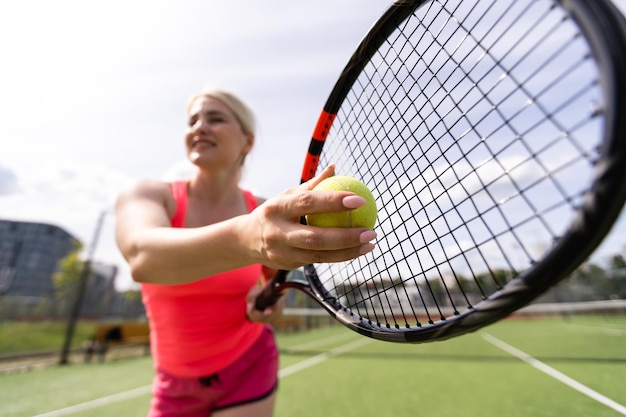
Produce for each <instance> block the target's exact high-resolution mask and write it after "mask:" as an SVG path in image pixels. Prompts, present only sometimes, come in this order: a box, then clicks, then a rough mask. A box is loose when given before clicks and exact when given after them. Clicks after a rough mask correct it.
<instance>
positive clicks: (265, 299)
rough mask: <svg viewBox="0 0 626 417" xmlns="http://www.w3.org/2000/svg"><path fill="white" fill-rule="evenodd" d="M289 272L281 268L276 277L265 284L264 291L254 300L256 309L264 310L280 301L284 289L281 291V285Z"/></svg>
mask: <svg viewBox="0 0 626 417" xmlns="http://www.w3.org/2000/svg"><path fill="white" fill-rule="evenodd" d="M287 274H289V271H284V270H280V271H278V272H277V273H276V276H275V277H274V279H272V280H271V281H270V282H268V283H267V284H266V285H265V288H263V291H262V292H261V293H260V294H259V295H258V296H257V297H256V300H254V308H255V309H256V310H259V311H263V310H265V309H266V308H267V307H269V306H272V305H274V304H275V303H276V301H278V299H279V298H280V297H281V296H282V291H280V288H279V287H280V284H282V283H283V282H285V280H286V279H287Z"/></svg>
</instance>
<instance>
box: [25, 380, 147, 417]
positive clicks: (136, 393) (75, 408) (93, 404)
mask: <svg viewBox="0 0 626 417" xmlns="http://www.w3.org/2000/svg"><path fill="white" fill-rule="evenodd" d="M151 389H152V386H151V385H145V386H143V387H139V388H135V389H131V390H128V391H123V392H119V393H117V394H113V395H108V396H106V397H101V398H96V399H95V400H91V401H87V402H84V403H80V404H76V405H72V406H70V407H65V408H60V409H58V410H55V411H50V412H49V413H44V414H38V415H36V416H35V417H59V416H68V415H70V414H74V413H78V412H79V411H86V410H91V409H93V408H98V407H102V406H104V405H109V404H113V403H118V402H120V401H125V400H130V399H131V398H135V397H140V396H142V395H146V394H149V393H150V391H151Z"/></svg>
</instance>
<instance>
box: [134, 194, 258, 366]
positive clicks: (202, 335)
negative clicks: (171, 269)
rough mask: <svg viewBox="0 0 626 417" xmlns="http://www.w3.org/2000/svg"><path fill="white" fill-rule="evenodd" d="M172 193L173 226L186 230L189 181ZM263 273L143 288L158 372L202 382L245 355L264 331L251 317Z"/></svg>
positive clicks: (244, 271) (253, 268)
mask: <svg viewBox="0 0 626 417" xmlns="http://www.w3.org/2000/svg"><path fill="white" fill-rule="evenodd" d="M172 192H173V195H174V198H175V199H176V212H175V214H174V216H173V217H172V227H184V225H185V216H186V213H187V182H175V183H172ZM243 193H244V196H245V198H246V202H247V205H248V210H249V211H252V210H254V209H255V208H256V200H255V198H254V196H253V195H252V194H251V193H249V192H248V191H243ZM261 268H262V267H261V265H258V264H256V265H250V266H247V267H244V268H240V269H236V270H233V271H228V272H225V273H222V274H217V275H213V276H210V277H206V278H203V279H200V280H199V281H195V282H192V283H189V284H179V285H160V284H146V283H144V284H142V285H141V291H142V297H143V303H144V305H145V306H146V312H147V315H148V318H149V320H150V340H151V349H152V356H153V360H154V365H155V367H156V368H158V369H162V370H164V371H166V372H169V373H171V374H173V375H177V376H181V377H202V376H209V375H212V374H215V373H216V372H218V371H219V370H221V369H223V368H225V367H227V366H229V365H230V364H232V363H233V362H235V361H236V360H237V359H238V358H239V357H240V356H241V355H243V354H244V353H245V351H246V350H247V349H248V348H249V347H250V346H252V344H253V343H254V342H255V341H256V339H257V338H258V337H259V335H260V334H261V331H262V329H263V325H262V324H260V323H251V322H250V321H248V320H247V318H246V295H247V294H248V291H249V290H250V288H251V287H252V286H254V285H256V284H257V283H258V281H259V278H260V277H261V273H262V269H261Z"/></svg>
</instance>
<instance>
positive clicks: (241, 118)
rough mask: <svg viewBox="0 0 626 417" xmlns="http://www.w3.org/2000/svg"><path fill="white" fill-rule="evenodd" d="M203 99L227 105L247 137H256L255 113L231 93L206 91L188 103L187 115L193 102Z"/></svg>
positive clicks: (213, 90) (215, 89)
mask: <svg viewBox="0 0 626 417" xmlns="http://www.w3.org/2000/svg"><path fill="white" fill-rule="evenodd" d="M201 97H209V98H214V99H216V100H219V101H221V102H222V103H224V105H226V107H228V109H229V110H230V111H232V112H233V114H234V115H235V118H236V119H237V122H239V125H240V126H241V130H242V131H243V133H245V134H246V135H254V132H255V128H256V120H255V118H254V113H253V112H252V110H251V109H250V108H249V107H248V106H247V105H246V103H244V102H243V101H242V100H241V99H240V98H239V97H237V96H236V95H234V94H233V93H231V92H229V91H225V90H220V89H217V88H210V89H205V90H202V91H201V92H200V93H198V94H196V95H194V96H192V97H191V98H190V99H189V101H188V102H187V113H189V110H190V109H191V106H192V104H193V102H194V101H196V100H197V99H199V98H201Z"/></svg>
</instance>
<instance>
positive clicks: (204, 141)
mask: <svg viewBox="0 0 626 417" xmlns="http://www.w3.org/2000/svg"><path fill="white" fill-rule="evenodd" d="M205 146H208V147H215V146H217V144H216V143H215V142H213V141H210V140H207V139H200V140H196V141H194V142H193V143H192V144H191V147H192V148H195V147H205Z"/></svg>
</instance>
